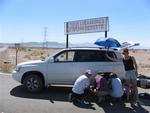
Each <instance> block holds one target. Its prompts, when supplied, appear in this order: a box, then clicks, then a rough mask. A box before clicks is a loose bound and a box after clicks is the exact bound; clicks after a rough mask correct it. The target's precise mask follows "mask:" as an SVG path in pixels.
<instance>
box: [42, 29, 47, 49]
mask: <svg viewBox="0 0 150 113" xmlns="http://www.w3.org/2000/svg"><path fill="white" fill-rule="evenodd" d="M47 47H48V44H47V27H44V41H43V49H45V48H47Z"/></svg>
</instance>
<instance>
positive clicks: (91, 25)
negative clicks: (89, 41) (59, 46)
mask: <svg viewBox="0 0 150 113" xmlns="http://www.w3.org/2000/svg"><path fill="white" fill-rule="evenodd" d="M108 30H109V26H108V17H101V18H92V19H85V20H77V21H69V22H65V34H68V35H71V34H81V33H93V32H106V31H108Z"/></svg>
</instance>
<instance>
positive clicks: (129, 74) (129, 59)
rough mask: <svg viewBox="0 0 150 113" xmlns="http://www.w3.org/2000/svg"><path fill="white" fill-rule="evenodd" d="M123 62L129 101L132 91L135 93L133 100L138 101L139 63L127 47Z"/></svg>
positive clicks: (124, 51)
mask: <svg viewBox="0 0 150 113" xmlns="http://www.w3.org/2000/svg"><path fill="white" fill-rule="evenodd" d="M123 56H124V57H123V63H124V68H125V71H126V74H125V85H126V86H125V88H126V95H127V101H129V99H130V98H129V97H130V93H132V95H133V101H134V102H135V103H136V102H137V100H138V89H137V75H138V72H137V64H136V61H135V58H134V57H133V56H130V55H129V50H128V49H127V48H125V49H124V50H123Z"/></svg>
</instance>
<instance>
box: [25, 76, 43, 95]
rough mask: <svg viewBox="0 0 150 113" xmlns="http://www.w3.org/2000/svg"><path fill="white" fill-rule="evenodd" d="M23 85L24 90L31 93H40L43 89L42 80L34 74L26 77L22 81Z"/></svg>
mask: <svg viewBox="0 0 150 113" xmlns="http://www.w3.org/2000/svg"><path fill="white" fill-rule="evenodd" d="M23 85H24V88H25V90H28V91H29V92H32V93H35V92H40V91H41V90H42V89H43V87H44V84H43V81H42V78H41V77H40V76H38V75H36V74H30V75H28V76H26V77H25V78H24V80H23Z"/></svg>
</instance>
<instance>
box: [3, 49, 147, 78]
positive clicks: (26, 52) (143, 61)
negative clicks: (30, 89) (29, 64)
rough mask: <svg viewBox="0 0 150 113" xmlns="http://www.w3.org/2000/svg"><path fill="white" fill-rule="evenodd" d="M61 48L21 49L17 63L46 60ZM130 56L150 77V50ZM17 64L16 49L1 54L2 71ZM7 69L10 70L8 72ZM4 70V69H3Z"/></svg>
mask: <svg viewBox="0 0 150 113" xmlns="http://www.w3.org/2000/svg"><path fill="white" fill-rule="evenodd" d="M59 50H60V48H49V49H42V48H21V49H20V50H19V51H18V57H17V63H21V62H25V61H29V60H39V59H45V58H47V57H48V56H49V55H52V54H53V53H55V52H57V51H59ZM130 55H132V56H134V57H135V59H136V62H137V64H138V73H139V74H144V75H147V76H150V50H147V49H142V50H134V49H132V50H130ZM15 64H16V50H15V48H8V49H6V50H5V51H3V52H1V53H0V71H8V72H10V71H12V70H13V69H14V68H15ZM6 67H7V68H8V69H7V70H5V69H6ZM3 68H4V69H3Z"/></svg>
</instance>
